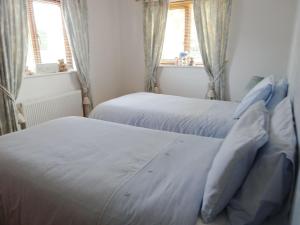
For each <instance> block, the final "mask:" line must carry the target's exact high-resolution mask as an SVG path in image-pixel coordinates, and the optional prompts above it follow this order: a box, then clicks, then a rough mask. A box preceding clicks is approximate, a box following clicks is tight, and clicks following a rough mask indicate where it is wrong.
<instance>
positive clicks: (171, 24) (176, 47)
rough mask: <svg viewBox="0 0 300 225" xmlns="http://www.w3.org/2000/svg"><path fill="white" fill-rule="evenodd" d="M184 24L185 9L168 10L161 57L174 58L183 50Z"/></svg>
mask: <svg viewBox="0 0 300 225" xmlns="http://www.w3.org/2000/svg"><path fill="white" fill-rule="evenodd" d="M184 26H185V10H184V9H172V10H169V12H168V20H167V27H166V34H165V41H164V48H163V54H162V59H175V58H176V57H179V53H180V52H183V51H184Z"/></svg>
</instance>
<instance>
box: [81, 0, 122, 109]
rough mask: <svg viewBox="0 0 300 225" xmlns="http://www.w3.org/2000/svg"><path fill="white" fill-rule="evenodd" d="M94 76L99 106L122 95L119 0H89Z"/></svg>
mask: <svg viewBox="0 0 300 225" xmlns="http://www.w3.org/2000/svg"><path fill="white" fill-rule="evenodd" d="M87 2H88V10H89V32H90V61H91V66H90V73H91V81H92V95H93V99H94V102H95V104H97V103H99V102H102V101H105V100H107V99H110V98H114V97H117V96H119V95H120V94H121V86H120V85H121V81H120V80H121V78H120V76H121V73H120V44H121V43H120V19H119V0H101V1H98V0H88V1H87Z"/></svg>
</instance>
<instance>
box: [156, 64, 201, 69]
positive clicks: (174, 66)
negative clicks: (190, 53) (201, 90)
mask: <svg viewBox="0 0 300 225" xmlns="http://www.w3.org/2000/svg"><path fill="white" fill-rule="evenodd" d="M159 67H160V68H164V67H166V68H185V69H198V68H204V66H203V65H196V66H177V65H168V64H160V65H159Z"/></svg>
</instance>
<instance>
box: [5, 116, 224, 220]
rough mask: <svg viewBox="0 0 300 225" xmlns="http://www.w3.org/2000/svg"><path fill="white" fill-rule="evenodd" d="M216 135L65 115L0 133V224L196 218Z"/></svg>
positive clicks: (219, 142)
mask: <svg viewBox="0 0 300 225" xmlns="http://www.w3.org/2000/svg"><path fill="white" fill-rule="evenodd" d="M221 143H222V140H220V139H214V138H206V137H198V136H192V135H182V134H176V133H168V132H162V131H155V130H150V129H143V128H137V127H133V126H125V125H121V124H114V123H109V122H105V121H98V120H91V119H84V118H65V119H60V120H55V121H51V122H49V123H47V124H44V125H41V126H39V127H35V128H31V129H28V130H25V131H22V132H17V133H14V134H10V135H6V136H2V137H0V224H5V225H159V224H162V225H195V224H196V222H197V216H198V212H199V209H200V206H201V201H202V197H203V191H204V185H205V182H206V177H207V173H208V171H209V169H210V166H211V163H212V161H213V159H214V157H215V155H216V153H217V152H218V150H219V147H220V145H221Z"/></svg>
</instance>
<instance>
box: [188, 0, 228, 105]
mask: <svg viewBox="0 0 300 225" xmlns="http://www.w3.org/2000/svg"><path fill="white" fill-rule="evenodd" d="M193 1H194V15H195V23H196V28H197V34H198V39H199V45H200V51H201V55H202V59H203V64H204V67H205V70H206V73H207V74H208V77H209V81H210V82H209V87H208V92H207V96H206V97H207V98H210V99H218V100H225V89H226V86H225V83H226V81H225V68H226V51H227V43H228V33H229V24H230V17H231V6H232V0H193Z"/></svg>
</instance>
